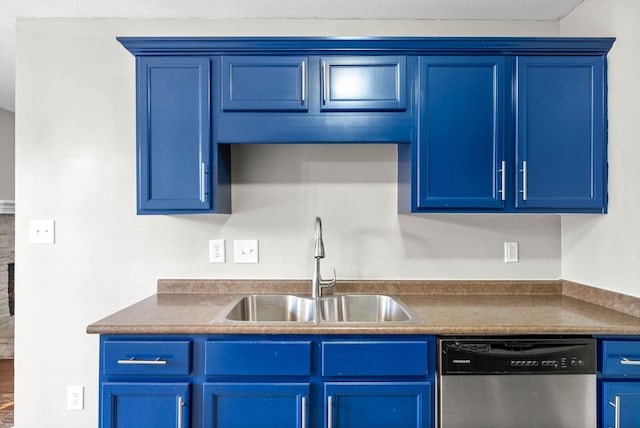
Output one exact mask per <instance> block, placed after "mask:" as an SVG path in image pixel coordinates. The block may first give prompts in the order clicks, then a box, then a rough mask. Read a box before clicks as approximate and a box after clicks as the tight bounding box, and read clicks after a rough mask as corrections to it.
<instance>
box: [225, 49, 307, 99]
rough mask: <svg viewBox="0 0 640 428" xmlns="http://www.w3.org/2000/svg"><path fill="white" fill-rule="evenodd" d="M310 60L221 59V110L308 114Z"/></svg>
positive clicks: (285, 57) (237, 57)
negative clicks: (308, 69) (308, 67)
mask: <svg viewBox="0 0 640 428" xmlns="http://www.w3.org/2000/svg"><path fill="white" fill-rule="evenodd" d="M307 63H308V60H307V57H302V56H226V57H223V58H222V109H223V110H227V111H233V110H252V111H269V110H280V111H306V110H307V109H308V107H307V72H306V67H307Z"/></svg>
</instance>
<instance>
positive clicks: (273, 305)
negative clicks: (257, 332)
mask: <svg viewBox="0 0 640 428" xmlns="http://www.w3.org/2000/svg"><path fill="white" fill-rule="evenodd" d="M226 319H227V320H229V321H254V322H265V321H280V322H283V321H287V322H313V321H315V304H314V301H313V299H307V298H304V297H297V296H290V295H279V294H276V295H270V294H256V295H251V296H245V297H242V298H241V299H240V300H239V301H238V302H237V303H236V304H235V305H234V306H233V307H232V308H231V310H230V311H229V312H228V313H227V315H226Z"/></svg>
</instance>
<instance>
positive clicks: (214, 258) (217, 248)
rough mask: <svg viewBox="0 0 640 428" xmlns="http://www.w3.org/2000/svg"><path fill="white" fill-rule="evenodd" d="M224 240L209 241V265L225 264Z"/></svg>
mask: <svg viewBox="0 0 640 428" xmlns="http://www.w3.org/2000/svg"><path fill="white" fill-rule="evenodd" d="M225 262H226V254H225V247H224V239H211V240H209V263H225Z"/></svg>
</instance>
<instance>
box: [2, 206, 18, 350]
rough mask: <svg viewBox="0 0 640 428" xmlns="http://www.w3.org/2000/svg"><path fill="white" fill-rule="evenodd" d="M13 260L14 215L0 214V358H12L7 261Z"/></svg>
mask: <svg viewBox="0 0 640 428" xmlns="http://www.w3.org/2000/svg"><path fill="white" fill-rule="evenodd" d="M14 260H15V216H14V215H13V214H0V358H13V322H14V320H13V318H14V317H12V316H11V314H10V312H9V263H13V262H14Z"/></svg>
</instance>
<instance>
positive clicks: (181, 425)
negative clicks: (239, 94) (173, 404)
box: [178, 395, 184, 428]
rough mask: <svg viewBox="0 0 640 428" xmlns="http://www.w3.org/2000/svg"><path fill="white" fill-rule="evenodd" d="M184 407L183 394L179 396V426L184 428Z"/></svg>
mask: <svg viewBox="0 0 640 428" xmlns="http://www.w3.org/2000/svg"><path fill="white" fill-rule="evenodd" d="M183 407H184V401H183V400H182V396H181V395H180V396H178V428H183V424H182V420H183V419H184V417H183V413H182V412H183Z"/></svg>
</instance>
